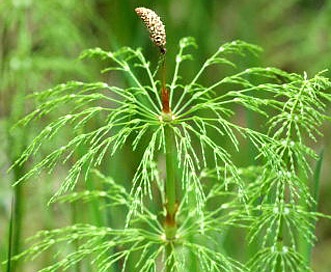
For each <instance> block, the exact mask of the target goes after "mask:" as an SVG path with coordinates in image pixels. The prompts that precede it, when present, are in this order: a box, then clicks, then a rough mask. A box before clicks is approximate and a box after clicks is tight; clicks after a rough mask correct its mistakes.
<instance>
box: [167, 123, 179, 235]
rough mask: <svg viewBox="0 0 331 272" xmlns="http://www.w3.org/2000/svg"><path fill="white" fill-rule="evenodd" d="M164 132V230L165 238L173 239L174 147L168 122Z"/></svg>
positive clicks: (174, 203)
mask: <svg viewBox="0 0 331 272" xmlns="http://www.w3.org/2000/svg"><path fill="white" fill-rule="evenodd" d="M164 132H165V146H166V172H167V179H166V183H165V196H166V210H167V215H166V220H165V231H166V238H167V240H173V239H174V238H175V235H176V231H177V224H176V218H175V216H176V211H177V200H176V173H175V166H176V159H177V155H176V147H175V136H174V132H173V130H172V128H171V126H170V125H169V124H167V125H166V126H165V127H164Z"/></svg>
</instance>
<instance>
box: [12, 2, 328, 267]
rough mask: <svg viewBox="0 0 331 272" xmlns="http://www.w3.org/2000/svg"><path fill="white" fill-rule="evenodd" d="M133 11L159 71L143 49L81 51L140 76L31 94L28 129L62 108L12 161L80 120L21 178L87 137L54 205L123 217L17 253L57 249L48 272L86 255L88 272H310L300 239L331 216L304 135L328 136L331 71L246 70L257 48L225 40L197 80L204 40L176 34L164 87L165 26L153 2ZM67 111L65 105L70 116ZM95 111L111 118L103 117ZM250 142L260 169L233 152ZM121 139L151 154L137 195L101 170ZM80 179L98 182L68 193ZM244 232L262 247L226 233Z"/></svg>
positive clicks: (305, 242) (38, 240) (52, 236)
mask: <svg viewBox="0 0 331 272" xmlns="http://www.w3.org/2000/svg"><path fill="white" fill-rule="evenodd" d="M136 13H137V14H138V15H139V16H140V17H141V18H142V20H143V21H144V23H145V24H146V26H147V28H148V30H149V32H150V34H151V39H152V41H153V42H154V43H155V45H156V46H157V47H159V49H160V58H161V60H162V65H161V66H160V69H161V80H158V79H157V77H156V73H153V71H152V69H151V65H150V62H149V61H148V60H146V58H145V56H144V55H143V53H142V50H141V49H140V48H138V49H132V48H130V47H123V48H121V49H119V50H117V51H115V52H113V51H104V50H102V49H100V48H95V49H89V50H86V51H85V52H83V53H82V55H81V58H82V59H85V58H99V59H101V60H105V61H108V62H107V64H109V63H110V64H109V65H110V66H109V67H108V68H106V69H105V70H104V71H103V72H111V73H114V72H115V71H120V72H121V73H123V74H125V75H126V76H127V78H129V79H130V85H129V86H128V87H126V88H123V87H119V86H115V85H109V84H108V83H106V82H92V83H86V82H78V81H71V82H67V83H65V84H61V85H58V86H56V87H54V88H51V89H49V90H46V91H42V92H37V93H35V94H34V97H35V99H36V100H37V102H38V106H37V108H36V109H35V110H34V111H33V112H32V113H30V114H29V115H27V116H26V117H25V118H24V119H22V120H21V121H20V123H19V125H27V124H30V123H31V122H32V121H33V120H34V119H35V118H42V117H44V116H47V115H49V114H50V113H54V114H55V113H57V112H58V114H59V117H58V118H57V119H55V120H52V121H51V122H50V123H49V124H48V125H47V126H46V127H45V128H44V129H43V130H42V131H41V132H40V133H39V135H38V136H36V137H35V139H34V140H33V141H32V142H31V144H30V146H29V147H28V148H27V149H26V151H25V152H24V153H23V154H22V156H21V158H20V159H19V160H18V161H17V162H16V164H23V163H25V162H27V160H28V159H29V158H31V157H33V156H34V155H36V154H38V152H39V151H40V150H41V148H42V147H43V145H44V144H45V143H47V142H49V141H51V140H53V139H55V137H56V135H58V134H59V133H60V131H61V130H65V129H67V128H71V129H72V131H73V135H72V138H71V139H70V140H69V141H68V142H67V144H66V145H64V146H59V147H58V148H55V147H54V151H53V152H51V153H49V154H48V155H47V156H45V157H44V158H42V159H41V160H40V161H39V162H37V163H35V164H34V166H33V167H32V169H31V170H30V172H28V173H27V174H26V175H25V176H23V177H22V178H21V179H20V180H18V181H17V183H20V182H23V181H26V180H28V179H29V178H31V177H33V176H38V174H40V173H42V172H43V171H44V170H47V169H48V170H50V171H52V170H54V169H55V167H56V166H57V165H59V164H60V165H61V163H66V162H69V161H70V160H71V159H72V158H73V157H77V156H78V155H77V154H76V150H77V148H78V147H82V146H83V147H85V148H86V152H85V153H84V154H80V156H78V158H77V159H76V160H75V161H74V162H73V164H72V165H71V168H70V170H69V173H68V175H67V176H66V178H65V179H64V180H63V181H61V185H60V187H59V189H58V190H57V191H56V193H55V194H54V196H53V197H52V199H51V201H50V202H51V203H52V202H54V201H60V202H76V201H87V202H88V201H98V203H99V206H100V209H103V211H104V212H105V213H106V214H109V213H112V214H113V216H114V217H115V216H116V211H117V212H118V210H120V211H125V213H126V219H125V220H123V222H121V223H119V222H116V224H114V225H112V222H110V223H109V222H108V223H107V222H104V225H102V226H99V225H95V224H93V222H92V223H90V224H86V223H84V224H75V225H69V226H67V227H64V228H60V229H54V230H45V231H41V232H39V233H38V234H37V235H36V236H35V237H34V238H33V241H34V243H33V244H32V245H31V247H30V248H28V249H27V250H26V251H24V252H22V253H21V254H20V255H18V256H16V257H14V259H18V258H32V259H34V258H36V257H37V256H39V255H40V254H41V253H42V252H44V251H46V250H48V249H50V248H54V249H55V250H58V254H56V255H55V257H54V258H55V259H54V263H53V264H50V265H49V266H47V267H46V268H44V269H41V270H40V271H62V270H63V271H65V270H68V269H69V268H70V267H72V266H74V265H76V264H77V263H80V262H82V261H83V260H85V259H87V260H90V263H91V266H90V270H89V271H101V272H103V271H167V272H170V271H173V272H174V271H210V272H211V271H252V272H255V271H265V272H267V271H268V272H269V271H291V272H293V271H294V272H295V271H300V272H301V271H311V268H310V257H309V256H308V257H307V256H305V255H304V254H303V253H302V252H303V251H304V250H303V249H302V247H311V245H313V243H314V241H315V239H316V237H315V236H314V223H315V221H316V220H317V219H318V218H319V217H328V216H327V215H324V214H321V213H318V212H316V211H315V210H314V207H316V200H315V199H314V197H313V194H312V192H311V188H310V184H309V182H308V181H309V180H310V178H311V177H312V173H313V171H312V169H311V166H310V165H311V160H312V159H313V160H316V159H318V156H317V155H316V153H315V151H314V150H313V149H311V148H310V147H309V146H308V144H307V142H308V140H312V141H315V142H316V141H317V139H318V137H321V132H320V127H321V125H322V123H323V121H324V120H327V119H329V117H328V116H327V115H326V113H325V112H326V107H327V103H328V102H330V101H331V95H330V93H329V92H328V90H329V89H330V87H331V82H330V80H329V79H328V78H326V77H324V76H323V73H318V74H317V75H315V76H314V77H312V78H309V77H308V75H306V74H304V75H299V74H294V73H287V72H285V71H282V70H279V69H277V68H270V67H267V68H264V67H250V68H247V69H244V70H239V69H238V68H237V66H236V64H235V61H234V59H235V58H233V57H234V56H236V57H238V56H239V57H240V58H245V56H246V55H247V54H253V55H257V54H258V53H259V52H260V48H259V47H257V46H255V45H252V44H249V43H246V42H243V41H233V42H229V43H225V44H223V45H221V46H220V47H219V48H218V49H217V50H216V52H215V53H214V54H213V55H212V56H211V57H209V58H208V59H207V60H206V61H205V62H204V63H203V64H202V66H201V69H200V70H199V71H197V73H196V75H195V76H194V77H193V78H191V79H184V78H183V77H182V76H180V75H181V73H182V72H183V71H184V69H183V67H185V62H186V61H189V60H190V61H191V60H192V59H193V56H192V55H191V54H190V53H189V52H190V51H191V50H192V49H193V48H195V47H196V43H195V41H194V39H193V38H190V37H189V38H183V39H181V40H180V42H179V49H178V53H177V55H176V60H175V67H174V71H173V74H172V79H171V81H170V83H168V84H166V82H165V55H166V47H165V45H166V34H165V27H164V24H163V23H162V21H161V20H160V18H159V16H158V15H156V14H155V12H154V11H152V10H149V9H146V8H137V9H136ZM218 66H220V67H227V71H231V72H229V74H228V75H224V76H218V77H216V80H215V81H212V82H209V83H207V84H204V83H203V76H204V75H206V74H208V73H209V72H210V71H211V69H212V68H216V67H218ZM213 71H214V72H215V73H216V72H217V70H216V69H214V70H213ZM213 78H215V76H213ZM146 81H147V82H146ZM59 109H61V111H60V110H59ZM63 109H68V110H67V112H66V113H65V114H62V113H63ZM240 109H244V110H246V111H250V112H252V113H253V114H255V115H256V118H258V120H260V121H261V126H260V127H259V129H254V128H250V127H247V126H245V125H244V124H243V123H242V122H241V121H240V119H239V118H237V117H238V116H239V112H242V110H240ZM96 118H99V120H102V123H101V124H98V125H97V126H94V125H93V122H92V121H93V120H94V119H96ZM246 143H251V144H252V145H253V146H254V148H255V152H256V154H258V155H257V157H256V158H255V160H254V165H248V164H245V162H243V161H240V162H236V161H235V159H234V158H235V156H236V155H237V154H239V153H240V152H242V150H243V149H245V148H246ZM124 145H126V146H130V147H131V149H132V151H133V152H134V151H135V152H137V151H138V150H143V151H142V154H141V160H140V162H139V164H138V166H137V169H136V171H135V174H134V175H133V177H132V182H131V188H130V190H129V191H127V189H126V188H125V186H124V185H123V184H121V183H120V181H115V180H113V179H112V178H111V177H109V176H107V175H106V174H105V173H103V172H106V171H105V170H104V169H105V167H107V164H105V160H106V159H107V158H109V157H113V156H114V155H115V154H116V153H118V152H119V151H120V149H121V148H123V147H124ZM163 158H164V159H165V166H164V167H163V166H162V161H163ZM81 180H83V181H84V180H85V181H93V182H96V183H99V184H102V187H101V189H95V190H86V191H75V192H71V191H73V190H74V189H75V188H76V185H77V183H78V182H80V181H81ZM160 202H161V204H160V205H158V203H160ZM116 221H120V219H119V220H116ZM121 224H122V225H121ZM240 231H242V232H244V233H246V234H247V245H246V247H245V248H244V249H245V250H247V249H248V247H249V245H250V244H251V246H253V247H254V248H253V252H254V254H252V256H243V254H238V251H239V250H234V249H233V247H231V246H230V247H229V246H228V245H227V243H226V240H227V239H230V238H229V236H231V233H241V232H240ZM73 243H75V244H76V245H78V246H77V247H76V248H74V247H72V250H69V251H68V252H66V253H65V256H63V254H62V253H61V252H62V250H61V247H62V246H63V245H67V248H68V245H69V249H70V245H71V244H73ZM242 244H245V243H243V242H242ZM299 245H300V248H299Z"/></svg>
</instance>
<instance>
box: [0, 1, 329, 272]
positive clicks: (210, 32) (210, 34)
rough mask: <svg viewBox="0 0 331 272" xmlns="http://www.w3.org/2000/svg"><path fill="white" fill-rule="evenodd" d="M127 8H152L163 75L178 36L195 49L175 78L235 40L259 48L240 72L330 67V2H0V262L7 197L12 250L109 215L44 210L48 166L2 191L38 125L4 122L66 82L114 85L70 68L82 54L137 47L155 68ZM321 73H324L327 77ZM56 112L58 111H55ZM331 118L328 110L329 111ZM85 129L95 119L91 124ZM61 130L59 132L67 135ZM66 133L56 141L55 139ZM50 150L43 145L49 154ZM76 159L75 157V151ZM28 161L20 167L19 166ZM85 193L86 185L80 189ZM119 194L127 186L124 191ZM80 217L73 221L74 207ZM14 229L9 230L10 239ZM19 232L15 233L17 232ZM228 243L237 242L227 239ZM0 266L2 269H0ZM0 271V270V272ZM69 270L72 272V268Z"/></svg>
mask: <svg viewBox="0 0 331 272" xmlns="http://www.w3.org/2000/svg"><path fill="white" fill-rule="evenodd" d="M137 6H145V7H148V8H152V9H154V10H156V11H157V12H158V14H159V15H161V17H162V19H163V21H164V22H165V24H166V30H167V41H168V45H167V48H168V70H170V71H171V70H172V66H173V59H174V54H175V52H176V47H177V44H178V41H179V39H180V38H181V37H183V36H193V37H195V38H196V40H197V42H198V44H199V48H198V51H197V54H195V56H196V59H195V62H194V63H195V64H196V66H195V65H194V63H191V64H190V65H189V66H187V69H186V71H185V73H184V74H183V76H187V77H189V76H190V75H192V74H193V73H194V72H195V71H196V70H197V69H198V66H199V64H200V63H201V62H202V60H204V59H205V58H206V57H207V56H209V55H210V54H211V53H212V52H214V51H215V49H216V48H217V47H218V46H219V45H220V44H221V43H223V42H226V41H231V40H235V39H242V40H245V41H247V42H251V43H255V44H258V45H260V46H261V47H262V48H264V52H263V54H262V55H261V58H260V59H256V58H252V59H247V58H246V59H245V62H246V63H242V66H243V67H245V66H247V65H263V66H277V67H279V68H281V69H284V70H286V71H293V72H298V73H302V72H303V71H306V72H307V73H308V75H312V74H313V73H316V72H317V71H320V70H323V69H326V68H328V69H329V70H331V31H330V25H331V1H330V0H325V1H322V0H301V1H299V0H288V1H280V0H279V1H267V0H250V1H248V0H242V1H226V0H224V1H217V0H209V1H205V0H194V1H193V0H180V1H177V0H164V1H147V0H146V1H132V0H94V1H93V0H81V1H77V0H61V1H60V0H44V1H33V0H2V1H1V4H0V41H1V42H0V143H1V144H0V256H1V258H0V259H1V260H4V259H5V258H6V254H7V244H8V237H9V231H8V229H9V220H10V210H11V199H12V196H13V195H15V194H16V196H18V199H20V203H18V204H19V205H18V206H17V209H16V210H15V214H16V216H17V218H16V219H17V221H15V222H16V224H15V226H16V228H15V229H16V232H14V233H15V235H14V238H17V239H16V240H17V241H18V243H20V244H21V245H19V244H18V248H19V247H20V246H23V245H22V243H21V242H22V241H23V240H24V239H25V238H26V237H28V236H30V235H32V234H34V233H35V232H36V231H37V230H40V229H48V228H53V227H58V226H62V225H67V224H70V223H71V222H75V221H91V220H93V221H94V222H99V223H100V224H101V223H102V222H106V221H109V220H113V219H114V218H115V219H116V216H117V215H115V214H109V215H107V217H105V216H104V215H99V214H98V210H97V209H95V207H93V206H92V207H90V206H88V207H82V204H79V206H75V205H73V206H65V205H58V204H56V205H53V206H50V207H47V206H46V203H47V201H48V199H49V198H50V196H51V194H52V192H54V190H56V188H57V187H58V184H59V181H60V180H61V177H63V175H64V174H65V173H66V171H67V169H66V168H65V167H64V168H61V169H57V170H56V171H55V172H54V173H52V174H51V175H47V174H46V173H42V174H41V175H40V177H39V179H38V180H34V181H32V182H30V183H29V184H23V185H22V186H20V187H16V188H12V187H11V184H12V183H13V182H14V181H15V180H17V179H18V178H19V177H20V176H21V175H22V174H24V173H25V171H26V169H25V168H17V169H14V171H12V172H10V173H9V174H8V173H6V170H7V169H8V167H9V166H10V165H11V164H12V163H13V161H15V159H16V158H17V157H18V156H19V154H20V153H21V152H22V150H23V149H24V146H25V145H26V144H27V143H28V142H29V141H30V140H31V139H32V137H33V136H34V135H35V134H36V133H37V131H38V130H39V128H40V127H42V126H43V123H42V122H46V121H47V120H41V122H40V123H35V125H34V126H33V127H31V126H30V127H27V128H24V130H22V129H20V130H14V131H12V130H10V128H11V127H12V126H13V124H14V123H15V122H16V121H17V120H18V119H19V118H20V117H22V116H23V115H24V114H26V113H27V112H29V110H30V109H31V108H32V107H33V105H32V104H31V103H32V102H31V101H26V100H24V97H25V96H26V95H28V94H30V93H32V92H33V91H37V90H43V89H46V88H48V87H50V86H54V85H56V84H58V83H61V82H64V81H67V80H72V79H75V80H84V81H89V80H93V81H98V80H106V81H113V82H114V81H116V82H117V83H116V84H121V81H122V80H126V79H125V78H124V79H122V78H117V76H109V75H107V76H105V75H101V74H100V73H99V72H98V71H99V69H100V68H101V67H100V64H98V63H96V62H79V61H76V58H77V56H78V55H79V53H80V52H81V51H82V50H83V49H86V48H89V47H95V46H98V47H102V48H104V49H106V50H108V49H112V50H114V49H117V48H119V47H121V46H126V45H127V46H131V47H143V49H144V52H145V55H146V56H147V58H148V59H150V60H151V61H152V63H154V64H155V65H156V63H157V56H158V55H157V48H155V47H154V46H153V45H152V44H151V42H150V41H149V39H148V36H147V34H146V31H145V29H144V27H143V26H142V24H141V22H140V20H139V18H138V17H137V16H136V14H135V13H134V8H135V7H137ZM223 73H226V71H211V72H210V74H209V75H208V77H206V80H210V79H211V78H212V77H216V76H217V77H219V76H222V74H223ZM327 75H328V76H331V72H330V71H329V72H328V73H327ZM63 110H65V109H63ZM330 113H331V111H330ZM240 118H241V120H239V121H241V122H247V124H248V125H254V126H258V122H257V121H256V120H255V119H254V118H255V117H254V116H250V115H249V114H247V113H246V112H243V113H242V114H241V117H240ZM93 125H95V126H97V125H98V120H95V124H93ZM68 133H69V132H68ZM324 136H325V137H324V138H323V139H320V140H319V142H318V144H316V146H314V149H316V150H317V151H319V150H321V149H324V160H323V164H322V170H321V175H320V204H319V207H318V210H319V211H322V212H325V213H328V214H330V210H331V201H329V199H331V182H330V180H331V178H330V177H331V168H330V167H329V165H330V163H331V152H330V149H331V130H330V127H325V129H324ZM66 138H67V135H61V137H59V139H57V141H60V142H62V141H63V142H65V141H66ZM52 144H53V143H49V148H52ZM79 152H84V149H83V148H82V149H81V150H80V151H79ZM39 156H42V154H40V155H39ZM253 157H254V154H252V153H250V149H249V148H248V149H247V154H242V153H241V154H240V156H239V155H238V156H237V157H236V161H237V163H238V164H242V163H243V161H245V162H250V161H252V160H253ZM138 160H139V152H136V153H132V152H129V150H125V149H124V150H123V152H122V153H121V154H118V156H117V157H115V158H114V159H112V161H109V163H108V166H109V167H105V169H103V171H104V173H108V174H110V175H111V176H112V177H113V178H114V179H115V180H118V181H123V180H128V178H127V177H130V176H132V173H133V171H134V167H135V166H136V165H137V163H138ZM30 163H33V162H32V161H30V162H29V163H28V164H27V165H26V167H29V164H30ZM81 186H82V188H83V187H84V186H93V184H86V185H85V184H82V185H81ZM127 186H128V187H129V186H130V184H128V185H127ZM86 208H87V209H88V211H89V212H88V213H84V214H82V212H81V211H82V210H84V211H85V209H86ZM330 230H331V223H330V222H329V221H327V220H321V221H320V222H318V224H317V236H318V238H319V241H318V243H317V245H316V247H315V248H314V250H313V266H314V268H315V270H316V271H322V272H323V271H329V270H328V269H329V267H330V266H331V261H330V258H329V257H328V256H330V254H331V231H330ZM17 231H18V232H17ZM20 232H21V233H20ZM229 243H237V245H238V247H237V248H239V247H240V245H241V243H242V242H241V241H240V240H238V239H236V238H235V235H234V238H233V239H231V241H229ZM48 258H49V256H45V258H44V259H42V260H38V262H34V263H33V264H29V265H27V264H21V265H20V266H18V267H17V269H16V271H35V270H36V269H37V268H38V267H39V268H40V267H41V266H42V265H43V263H47V262H48V261H49V260H48ZM1 269H3V271H5V270H4V269H5V266H2V267H1ZM0 271H1V270H0ZM77 271H80V270H79V268H77Z"/></svg>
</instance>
